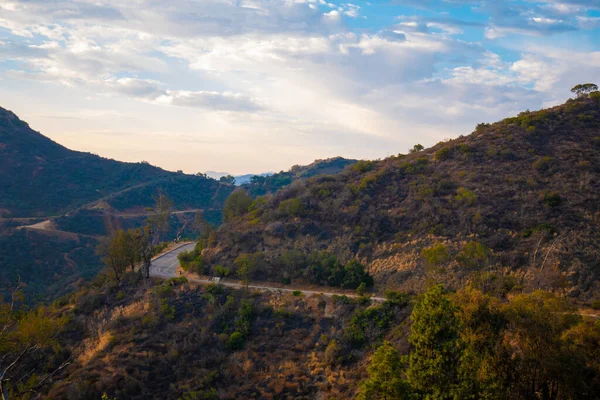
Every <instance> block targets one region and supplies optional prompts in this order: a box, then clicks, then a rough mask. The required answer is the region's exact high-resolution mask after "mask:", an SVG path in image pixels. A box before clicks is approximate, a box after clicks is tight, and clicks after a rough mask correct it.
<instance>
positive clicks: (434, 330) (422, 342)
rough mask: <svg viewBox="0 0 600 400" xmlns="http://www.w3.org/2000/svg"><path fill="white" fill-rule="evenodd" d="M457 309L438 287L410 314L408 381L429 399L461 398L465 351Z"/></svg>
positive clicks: (429, 292) (421, 395)
mask: <svg viewBox="0 0 600 400" xmlns="http://www.w3.org/2000/svg"><path fill="white" fill-rule="evenodd" d="M457 312H458V310H457V307H456V306H455V305H454V304H452V302H451V301H450V300H449V299H448V297H447V296H446V295H445V293H444V288H443V286H442V285H436V286H433V287H431V288H430V289H428V290H427V292H425V294H423V295H422V297H421V298H420V299H419V300H418V301H417V303H416V304H415V307H414V309H413V312H412V314H411V319H412V326H411V333H410V336H409V338H408V341H409V342H410V344H411V345H412V351H411V353H410V357H409V367H408V370H407V372H406V375H407V378H408V382H409V383H410V384H411V386H412V388H413V389H414V390H415V392H417V393H418V394H419V397H424V398H427V399H432V400H433V399H453V398H460V397H461V396H460V389H461V382H460V379H459V369H460V367H459V363H460V361H461V356H462V352H463V347H464V345H463V342H462V341H461V339H460V335H459V329H460V321H459V319H458V315H457Z"/></svg>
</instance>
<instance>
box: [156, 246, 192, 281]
mask: <svg viewBox="0 0 600 400" xmlns="http://www.w3.org/2000/svg"><path fill="white" fill-rule="evenodd" d="M194 246H196V243H190V244H184V245H183V246H181V247H178V248H176V249H175V250H173V251H170V252H168V253H165V254H163V255H162V256H160V257H158V258H155V259H154V260H152V265H151V266H150V275H152V276H157V277H159V278H173V277H175V276H178V275H177V267H179V260H178V259H177V255H178V254H179V253H181V252H183V251H190V250H193V249H194Z"/></svg>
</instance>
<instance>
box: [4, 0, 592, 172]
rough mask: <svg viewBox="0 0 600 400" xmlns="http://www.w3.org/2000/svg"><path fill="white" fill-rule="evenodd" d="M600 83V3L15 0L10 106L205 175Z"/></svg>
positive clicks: (130, 155) (391, 135)
mask: <svg viewBox="0 0 600 400" xmlns="http://www.w3.org/2000/svg"><path fill="white" fill-rule="evenodd" d="M585 82H596V83H600V0H371V1H358V0H351V1H350V2H347V1H334V0H20V1H17V0H0V107H4V108H7V109H9V110H12V111H13V112H15V113H16V114H17V115H18V116H19V117H20V118H21V119H23V120H25V121H27V122H28V123H29V124H30V125H31V127H32V128H34V129H36V130H38V131H40V132H42V133H43V134H45V135H46V136H49V137H50V138H52V139H53V140H55V141H57V142H59V143H61V144H63V145H65V146H67V147H69V148H72V149H76V150H82V151H89V152H92V153H96V154H99V155H102V156H104V157H109V158H115V159H118V160H123V161H142V160H144V161H148V162H150V163H152V164H155V165H158V166H160V167H163V168H165V169H169V170H180V169H181V170H183V171H185V172H188V173H195V172H199V171H207V170H216V171H227V172H230V173H234V174H242V173H259V172H264V171H279V170H287V169H288V168H289V167H290V166H292V165H294V164H307V163H310V162H311V161H313V160H315V159H322V158H328V157H334V156H344V157H349V158H358V159H376V158H383V157H387V156H389V155H392V154H398V153H406V152H407V150H408V149H409V148H410V147H412V146H413V145H414V144H415V143H421V144H423V145H425V146H431V145H434V144H435V143H437V142H439V141H441V140H445V139H449V138H454V137H457V136H459V135H461V134H465V135H466V134H469V133H470V132H472V131H473V129H474V127H475V125H476V124H477V123H479V122H493V121H496V120H499V119H502V118H505V117H508V116H512V115H514V114H516V113H518V112H520V111H523V110H525V109H531V110H534V109H540V108H543V107H548V106H552V105H555V104H559V103H562V102H564V101H565V100H566V99H567V98H568V97H569V96H570V91H569V90H570V88H571V87H572V86H574V85H575V84H577V83H585Z"/></svg>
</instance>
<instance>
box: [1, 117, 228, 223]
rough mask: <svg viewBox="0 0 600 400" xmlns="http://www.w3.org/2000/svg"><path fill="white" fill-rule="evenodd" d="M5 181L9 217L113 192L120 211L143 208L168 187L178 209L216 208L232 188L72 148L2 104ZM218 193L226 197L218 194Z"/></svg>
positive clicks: (57, 210)
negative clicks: (32, 127) (33, 125)
mask: <svg viewBox="0 0 600 400" xmlns="http://www.w3.org/2000/svg"><path fill="white" fill-rule="evenodd" d="M0 185H1V186H2V188H3V190H2V196H1V197H0V215H4V216H6V217H18V216H28V217H29V216H46V215H55V214H61V213H64V212H67V211H69V210H71V209H74V208H77V207H80V206H83V205H84V204H86V203H89V202H92V201H95V200H98V199H101V198H103V197H106V196H110V195H112V197H111V199H113V202H114V205H115V208H117V209H121V210H122V209H126V208H135V207H139V206H141V207H144V206H147V205H148V203H150V202H151V200H152V195H155V194H156V190H158V189H163V188H164V191H165V192H166V194H167V195H169V196H170V197H171V198H172V199H173V200H174V202H175V204H176V206H178V207H187V206H189V205H192V204H193V205H194V206H195V207H198V208H204V207H213V206H218V205H219V204H222V201H223V197H226V196H227V192H228V191H231V189H229V188H227V187H224V186H223V185H220V184H219V183H218V182H216V181H215V180H212V179H207V178H205V177H199V176H191V175H183V174H176V173H173V172H168V171H164V170H162V169H160V168H157V167H154V166H151V165H149V164H147V163H124V162H119V161H115V160H109V159H106V158H102V157H99V156H96V155H93V154H90V153H82V152H77V151H72V150H69V149H67V148H65V147H63V146H61V145H59V144H57V143H55V142H53V141H52V140H50V139H48V138H47V137H45V136H43V135H41V134H40V133H38V132H35V131H33V130H32V129H31V128H30V127H29V125H27V123H25V122H23V121H21V120H20V119H19V118H18V117H17V116H16V115H15V114H13V113H12V112H10V111H7V110H5V109H2V108H0ZM222 186H223V187H222ZM131 188H136V190H132V189H131ZM125 189H130V190H128V191H126V192H125V193H122V192H123V191H124V190H125ZM218 192H224V193H223V195H224V196H217V197H216V198H215V197H213V195H214V194H215V193H218Z"/></svg>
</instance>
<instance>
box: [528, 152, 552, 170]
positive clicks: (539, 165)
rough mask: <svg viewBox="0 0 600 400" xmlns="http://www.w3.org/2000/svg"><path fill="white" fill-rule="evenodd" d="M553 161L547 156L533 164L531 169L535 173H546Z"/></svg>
mask: <svg viewBox="0 0 600 400" xmlns="http://www.w3.org/2000/svg"><path fill="white" fill-rule="evenodd" d="M553 160H554V159H553V158H552V157H549V156H544V157H540V158H538V159H537V160H535V161H534V163H533V168H534V169H536V170H537V171H547V170H548V169H549V168H550V164H551V163H552V161H553Z"/></svg>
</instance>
